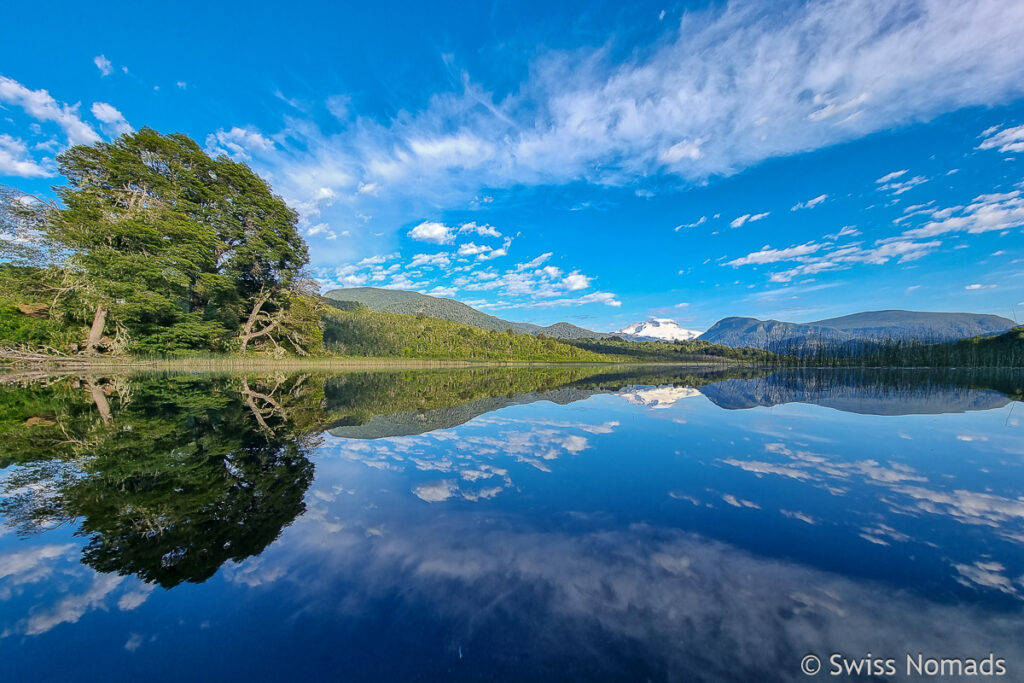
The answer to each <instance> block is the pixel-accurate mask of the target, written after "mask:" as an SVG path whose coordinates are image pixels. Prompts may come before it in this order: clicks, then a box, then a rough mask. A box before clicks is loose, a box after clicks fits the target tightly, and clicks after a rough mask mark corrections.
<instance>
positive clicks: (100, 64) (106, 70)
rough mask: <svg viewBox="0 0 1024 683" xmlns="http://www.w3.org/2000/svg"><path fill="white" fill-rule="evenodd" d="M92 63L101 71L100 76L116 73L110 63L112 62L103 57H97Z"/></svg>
mask: <svg viewBox="0 0 1024 683" xmlns="http://www.w3.org/2000/svg"><path fill="white" fill-rule="evenodd" d="M92 63H93V64H95V65H96V68H97V69H99V70H100V76H101V77H102V76H109V75H110V74H112V73H113V72H114V67H113V65H112V64H111V63H110V60H109V59H107V58H106V57H104V56H103V55H96V56H95V57H93V58H92Z"/></svg>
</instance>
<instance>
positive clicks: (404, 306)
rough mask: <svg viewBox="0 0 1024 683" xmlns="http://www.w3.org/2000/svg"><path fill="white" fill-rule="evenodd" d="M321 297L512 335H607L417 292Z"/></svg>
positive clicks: (351, 290) (363, 291)
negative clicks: (523, 319)
mask: <svg viewBox="0 0 1024 683" xmlns="http://www.w3.org/2000/svg"><path fill="white" fill-rule="evenodd" d="M324 296H325V297H326V298H327V299H330V300H332V301H337V302H343V301H355V302H357V303H361V304H363V305H364V306H366V307H367V308H369V309H370V310H373V311H377V312H382V313H398V314H401V315H418V314H421V313H422V314H423V315H425V316H427V317H428V318H440V319H441V320H451V321H453V322H458V323H463V324H466V325H473V326H474V327H480V328H483V329H485V330H495V331H498V332H505V331H507V330H510V329H512V330H515V331H516V332H524V333H526V334H532V335H537V334H544V335H547V336H549V337H556V338H558V339H584V338H586V339H604V338H606V337H609V336H611V335H608V334H605V333H603V332H594V331H593V330H587V329H584V328H582V327H577V326H576V325H572V324H570V323H564V322H563V323H555V324H554V325H548V326H547V327H544V326H541V325H534V324H532V323H517V322H512V321H510V320H502V319H501V318H498V317H496V316H493V315H488V314H487V313H484V312H483V311H478V310H476V309H475V308H472V307H471V306H467V305H466V304H464V303H462V302H461V301H456V300H454V299H442V298H440V297H436V296H427V295H426V294H420V293H419V292H407V291H404V290H400V289H380V288H378V287H348V288H345V289H332V290H331V291H329V292H327V293H326V294H324Z"/></svg>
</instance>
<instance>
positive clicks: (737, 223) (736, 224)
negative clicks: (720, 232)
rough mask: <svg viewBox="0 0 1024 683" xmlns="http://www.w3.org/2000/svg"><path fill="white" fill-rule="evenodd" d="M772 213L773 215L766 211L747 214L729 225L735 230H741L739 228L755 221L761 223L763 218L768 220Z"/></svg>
mask: <svg viewBox="0 0 1024 683" xmlns="http://www.w3.org/2000/svg"><path fill="white" fill-rule="evenodd" d="M770 213H771V212H770V211H765V212H764V213H755V214H749V213H745V214H743V215H742V216H738V217H736V218H734V219H733V220H732V222H730V223H729V225H730V226H732V227H734V228H739V227H742V226H743V225H744V224H745V223H753V222H754V221H759V220H761V219H762V218H766V217H767V216H768V214H770Z"/></svg>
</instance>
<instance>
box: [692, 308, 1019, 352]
mask: <svg viewBox="0 0 1024 683" xmlns="http://www.w3.org/2000/svg"><path fill="white" fill-rule="evenodd" d="M1014 325H1015V323H1014V322H1013V321H1012V320H1010V319H1008V318H1002V317H1000V316H998V315H985V314H978V313H931V312H922V311H866V312H864V313H854V314H853V315H846V316H842V317H840V318H828V319H826V320H818V321H814V322H809V323H790V322H784V321H780V320H758V319H756V318H736V317H733V318H723V319H722V320H719V321H718V322H717V323H715V324H714V325H712V326H711V329H709V330H708V331H707V332H705V333H704V334H702V335H701V336H700V339H702V340H704V341H709V342H713V343H715V344H724V345H726V346H732V347H742V346H751V347H755V348H760V349H768V350H780V349H786V348H787V347H790V346H808V345H817V344H829V345H835V344H846V343H856V342H878V341H886V340H917V341H923V342H947V341H956V340H958V339H966V338H969V337H984V336H989V335H994V334H999V333H1002V332H1005V331H1007V330H1009V329H1011V328H1013V327H1014Z"/></svg>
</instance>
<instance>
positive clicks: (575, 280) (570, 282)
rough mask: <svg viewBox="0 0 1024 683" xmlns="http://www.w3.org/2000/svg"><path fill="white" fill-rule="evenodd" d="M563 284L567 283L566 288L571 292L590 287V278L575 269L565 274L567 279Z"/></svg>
mask: <svg viewBox="0 0 1024 683" xmlns="http://www.w3.org/2000/svg"><path fill="white" fill-rule="evenodd" d="M562 284H563V285H565V288H566V289H567V290H569V291H570V292H575V291H577V290H580V289H586V288H587V287H589V286H590V278H589V277H587V276H586V275H583V274H581V273H580V272H579V271H576V270H574V271H573V272H571V273H569V274H568V275H566V276H565V279H564V280H562Z"/></svg>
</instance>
